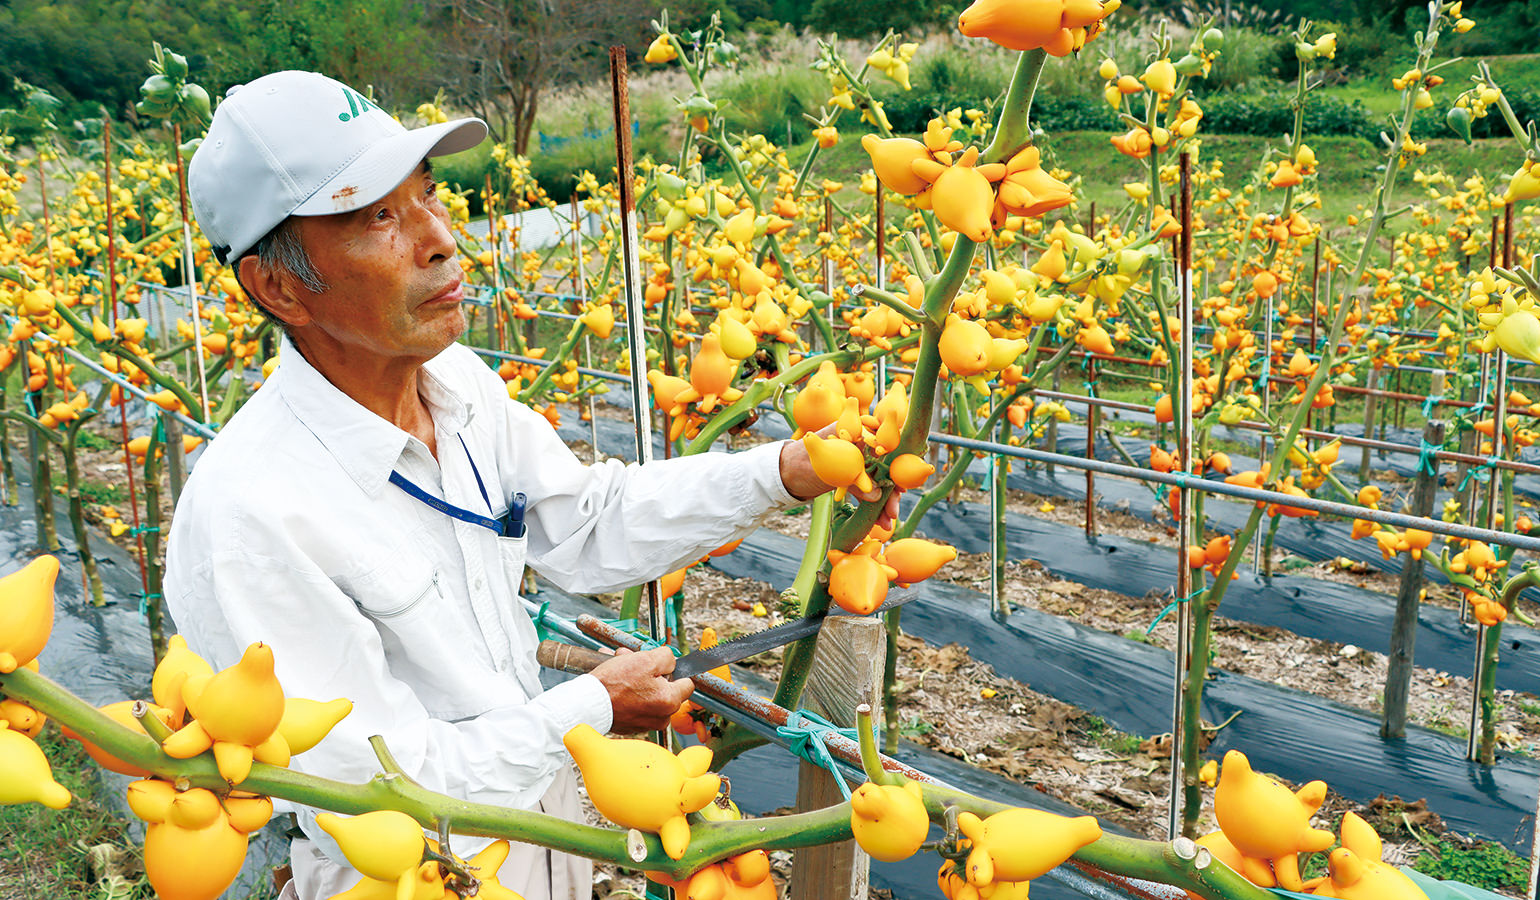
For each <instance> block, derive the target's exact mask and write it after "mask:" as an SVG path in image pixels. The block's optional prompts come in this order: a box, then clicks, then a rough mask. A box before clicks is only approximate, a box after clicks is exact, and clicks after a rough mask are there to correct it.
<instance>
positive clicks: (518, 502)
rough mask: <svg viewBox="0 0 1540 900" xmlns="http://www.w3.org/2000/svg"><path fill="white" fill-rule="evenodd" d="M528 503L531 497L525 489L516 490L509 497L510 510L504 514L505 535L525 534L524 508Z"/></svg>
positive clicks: (514, 536)
mask: <svg viewBox="0 0 1540 900" xmlns="http://www.w3.org/2000/svg"><path fill="white" fill-rule="evenodd" d="M528 505H529V498H528V497H526V496H525V495H524V492H523V491H515V492H514V494H513V496H512V497H510V498H509V499H508V512H507V514H506V515H504V516H503V537H511V538H520V537H523V536H524V508H525V507H526V506H528Z"/></svg>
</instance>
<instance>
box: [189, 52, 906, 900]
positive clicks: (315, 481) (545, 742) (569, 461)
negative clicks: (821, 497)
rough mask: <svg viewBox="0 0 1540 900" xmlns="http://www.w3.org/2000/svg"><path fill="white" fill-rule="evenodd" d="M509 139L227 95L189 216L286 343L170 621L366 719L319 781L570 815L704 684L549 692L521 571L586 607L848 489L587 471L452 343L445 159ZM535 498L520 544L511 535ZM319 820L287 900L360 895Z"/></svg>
mask: <svg viewBox="0 0 1540 900" xmlns="http://www.w3.org/2000/svg"><path fill="white" fill-rule="evenodd" d="M485 135H486V126H485V125H484V124H483V123H482V122H481V121H479V120H477V119H460V120H457V121H453V122H446V123H442V124H438V125H431V126H428V127H425V128H420V129H416V130H410V131H409V130H407V129H405V128H403V127H402V126H401V125H400V124H399V123H397V122H396V121H395V120H393V119H392V118H391V117H390V116H389V115H388V114H386V113H385V112H383V111H381V110H380V109H379V108H378V107H376V106H375V105H374V104H373V103H371V102H370V101H369V100H367V99H366V98H365V97H363V96H362V95H360V94H359V93H358V92H356V91H354V90H352V89H350V88H348V87H347V86H345V85H343V84H341V83H339V82H337V81H333V80H332V79H330V78H326V77H324V76H321V75H317V74H314V73H305V72H279V73H276V74H273V75H268V76H266V77H263V78H260V79H257V80H256V81H253V82H251V83H250V84H247V85H245V86H242V87H240V88H239V89H235V88H232V89H231V90H230V92H229V94H228V95H227V98H226V99H225V101H224V102H223V103H222V104H221V105H220V106H219V109H218V111H217V112H216V114H215V116H214V121H213V124H212V126H211V127H210V129H209V133H208V136H207V137H206V138H205V139H204V141H203V143H202V146H201V147H200V148H199V149H198V151H197V153H196V155H195V156H194V158H193V160H192V165H191V169H190V171H189V176H188V183H189V190H190V192H191V194H192V201H193V208H194V210H195V212H196V214H197V218H198V223H199V225H200V227H202V229H203V231H204V233H205V234H206V235H207V236H208V238H209V241H210V243H211V244H212V245H213V246H214V248H215V252H216V253H217V254H218V255H219V257H220V258H221V259H222V260H224V261H227V262H229V263H230V264H231V265H232V266H233V267H234V268H235V271H236V273H237V276H238V277H239V279H240V281H241V284H242V285H243V286H244V287H245V289H246V291H247V293H248V295H249V296H250V297H251V298H252V299H253V300H254V301H256V302H257V303H258V304H260V305H261V307H262V308H263V309H264V310H265V311H266V312H267V313H268V315H269V316H270V317H272V318H273V319H275V320H276V321H277V322H278V323H279V324H280V325H281V326H282V328H283V331H284V341H283V347H282V352H281V356H280V358H281V365H280V366H279V367H278V369H277V370H276V371H275V372H274V373H273V375H272V377H271V378H270V379H269V380H268V382H267V383H266V384H265V385H264V386H263V388H262V390H260V391H259V392H258V393H257V394H256V395H255V396H254V397H253V398H252V399H251V401H250V402H249V403H247V404H246V405H245V406H244V407H243V408H242V409H241V411H240V412H239V413H238V414H237V415H236V416H235V417H234V418H233V419H231V421H230V422H229V424H228V425H227V426H226V427H225V428H224V429H223V431H222V432H221V433H220V436H219V438H218V440H216V441H214V442H213V443H212V445H211V446H210V447H209V449H208V451H207V452H206V453H205V454H204V456H203V457H202V459H200V461H199V463H198V466H197V469H196V471H195V472H194V474H193V476H192V478H191V479H190V480H189V481H188V484H187V489H186V491H185V492H184V493H183V495H182V498H181V503H180V505H179V506H178V508H177V511H176V516H175V521H174V524H173V527H172V531H171V536H170V543H169V548H168V561H167V562H168V567H167V574H166V581H165V584H166V600H167V602H168V603H169V605H170V609H171V613H172V616H173V618H174V620H175V622H176V624H177V627H178V628H179V629H180V630H181V632H182V633H183V634H184V635H185V636H186V638H187V640H188V642H189V644H190V646H192V648H193V649H194V650H196V651H197V652H199V653H201V654H203V655H204V656H205V657H206V658H207V659H208V660H209V661H210V662H211V663H212V664H213V665H214V666H216V667H224V666H228V665H230V664H232V663H233V662H235V661H236V660H237V659H238V658H239V657H240V654H241V653H242V651H243V650H244V648H245V647H246V646H247V645H248V644H250V643H252V642H254V641H264V642H266V643H268V644H269V645H270V646H271V647H272V648H273V652H274V654H275V656H276V659H277V670H278V676H279V678H280V680H281V681H282V682H283V685H284V688H285V690H286V691H287V692H288V693H289V694H290V695H292V696H300V697H311V698H317V699H328V698H331V697H338V696H340V697H347V698H349V699H351V700H352V701H353V703H354V708H353V712H352V714H351V715H349V716H348V717H347V718H345V719H344V720H343V721H342V723H341V724H340V725H338V726H337V728H336V729H334V731H333V732H332V734H331V735H330V736H328V737H327V739H326V740H325V741H323V742H322V743H321V744H320V745H319V746H317V747H316V748H314V749H312V750H310V751H309V752H307V753H305V754H303V755H302V756H299V757H296V758H295V760H294V763H293V766H294V768H295V769H298V770H302V771H305V772H310V773H314V774H317V775H324V776H326V777H329V778H334V779H340V780H343V781H349V782H363V781H367V780H368V779H369V778H370V777H371V776H373V775H374V774H376V773H377V772H378V771H379V770H380V765H379V762H378V761H377V759H376V758H375V755H374V753H373V751H372V750H371V749H370V747H369V744H368V738H369V736H370V735H375V734H378V735H382V736H383V737H384V742H385V745H386V746H387V747H388V748H389V750H390V751H391V752H392V754H393V755H394V757H395V759H396V761H397V762H398V763H399V764H400V766H401V768H402V769H403V770H404V771H405V773H406V774H408V775H410V776H411V777H412V778H413V779H415V780H416V781H418V782H420V783H421V784H423V785H425V786H427V787H428V788H430V789H433V790H436V791H442V792H444V793H446V794H449V795H451V796H455V797H461V798H465V799H468V800H474V801H478V802H483V803H494V804H501V805H505V806H510V807H519V808H524V809H535V810H542V811H545V812H547V813H552V814H556V815H562V816H566V817H569V818H570V817H576V816H577V814H578V806H577V792H576V781H575V774H574V772H573V770H572V766H571V764H570V760H569V759H568V758H567V756H566V754H565V752H564V749H563V747H562V744H561V738H562V735H563V734H565V733H566V732H567V731H568V730H569V729H570V728H572V727H573V726H574V725H577V724H579V723H587V724H589V725H592V726H593V727H595V728H596V729H598V730H599V731H601V732H608V731H614V732H634V731H638V730H643V729H650V728H661V727H664V723H665V721H666V718H667V716H668V715H669V714H670V713H671V712H673V711H674V710H675V709H677V708H678V706H679V704H680V703H681V702H682V701H683V700H684V699H685V698H686V697H687V696H688V695H689V694H690V691H691V686H690V683H689V682H688V681H674V680H670V679H669V678H668V674H669V672H670V671H672V669H673V657H672V655H671V654H670V653H669V652H668V651H667V650H654V651H652V652H648V653H637V654H622V655H619V656H617V657H616V658H615V659H614V660H612V661H610V662H606V663H604V664H603V665H601V666H599V667H598V668H596V669H594V670H593V672H592V674H590V675H585V676H582V677H579V678H575V679H573V680H571V681H568V682H566V683H564V684H561V685H559V686H557V687H555V688H553V689H551V690H549V691H546V690H542V688H541V685H540V683H539V680H538V667H537V664H536V663H535V659H534V650H535V646H536V643H537V640H536V634H535V629H534V626H533V625H532V623H531V622H530V619H529V617H528V616H527V615H526V613H525V612H524V611H523V608H522V606H521V604H520V603H519V600H518V594H517V592H518V588H519V583H520V574H521V573H522V571H523V568H524V566H525V564H526V563H528V564H529V565H530V566H532V567H534V568H535V569H536V570H537V571H539V572H540V573H542V574H543V575H545V576H546V577H548V578H550V579H551V580H552V581H554V582H555V583H556V584H558V585H560V586H562V587H564V588H566V589H568V590H573V591H585V592H601V591H614V590H617V589H620V588H623V587H625V586H627V585H631V584H635V583H638V582H641V581H644V580H647V579H651V578H655V577H657V576H659V575H661V574H663V573H665V572H667V571H670V570H672V569H675V568H677V567H679V566H680V565H682V564H684V563H686V562H688V561H690V560H693V559H696V558H699V557H700V556H701V555H702V554H704V553H705V552H706V551H708V550H710V549H712V548H715V547H718V546H720V545H721V544H724V543H726V542H728V541H730V540H734V539H737V538H741V537H743V536H745V535H746V534H748V533H749V532H750V531H752V530H753V529H754V528H755V527H756V526H757V524H758V523H759V521H760V520H761V519H762V518H763V516H764V515H765V514H767V513H768V512H770V511H773V510H776V509H778V508H781V507H785V506H789V505H792V504H794V503H797V502H801V501H802V500H804V499H806V498H809V497H812V496H815V495H817V494H819V493H822V492H823V491H825V490H827V487H828V486H827V485H825V484H824V483H823V482H822V481H821V480H819V479H818V478H817V476H816V475H815V474H814V473H813V471H812V469H811V466H810V465H809V464H808V460H807V456H806V454H805V452H804V451H803V449H802V446H801V445H800V444H798V443H791V442H788V443H773V444H768V445H763V446H760V447H756V448H754V449H752V450H749V451H746V452H743V453H736V454H731V455H729V454H718V453H711V454H705V455H702V456H695V457H689V458H684V459H675V460H665V461H660V462H655V463H652V464H649V465H647V466H645V467H641V466H635V465H632V466H626V465H623V464H621V463H620V462H618V461H614V460H611V461H609V462H607V463H605V464H603V465H596V466H585V465H582V464H581V463H579V462H578V461H577V459H576V458H575V457H574V456H573V455H572V454H571V452H569V451H568V449H567V448H566V446H564V445H563V444H562V442H561V441H560V440H559V439H558V437H557V435H556V434H555V432H554V431H553V430H552V429H551V427H550V425H549V424H548V423H547V422H546V421H545V420H544V419H543V418H542V417H541V416H539V415H538V414H536V413H534V412H533V411H531V410H530V409H528V408H527V407H525V406H524V405H522V404H520V403H516V402H513V401H510V400H509V399H508V396H507V393H506V391H505V388H504V385H503V383H502V380H501V379H499V378H498V377H497V375H496V374H495V373H493V372H492V371H491V370H490V369H489V368H488V367H487V366H486V365H485V364H484V363H482V362H481V360H480V359H479V358H478V357H476V356H475V354H473V353H472V352H471V351H470V350H469V349H467V348H465V347H463V346H461V345H459V344H457V343H455V341H456V339H457V338H459V337H460V335H461V334H462V333H463V332H464V331H465V328H466V321H465V316H464V313H463V312H462V310H461V303H462V301H463V300H464V286H463V278H464V275H463V271H462V269H461V266H460V263H459V260H458V258H457V255H456V246H455V240H454V236H453V234H452V233H451V232H450V229H449V216H448V213H447V212H446V210H445V208H444V206H443V205H442V203H441V202H440V201H439V196H438V190H437V185H436V184H435V182H434V179H433V177H432V176H431V174H430V172H429V169H428V166H427V163H426V160H427V159H428V158H429V157H433V156H440V155H445V154H449V153H455V152H458V151H461V150H465V149H468V148H470V147H473V146H475V145H476V144H478V143H479V142H480V141H481V140H482V139H483V138H484V137H485ZM515 492H523V493H524V494H525V495H526V496H527V497H528V507H527V513H526V515H525V519H524V526H525V527H524V528H523V529H520V528H511V529H507V528H504V527H503V526H504V525H506V524H508V522H509V498H510V497H511V496H512V495H513V494H514V493H515ZM874 498H875V495H872V497H870V498H869V499H874ZM521 530H523V531H524V532H525V533H524V534H523V535H522V536H518V532H519V531H521ZM504 531H510V532H512V534H510V535H505V534H504ZM294 811H295V812H296V813H297V814H298V820H299V824H300V828H301V829H302V830H303V832H304V836H303V837H302V838H298V839H296V840H295V841H294V844H293V847H292V866H293V870H294V880H293V881H292V882H291V883H290V887H288V888H286V891H290V892H293V893H294V894H295V895H297V896H298V897H301V898H305V900H313V898H324V897H330V896H331V895H333V894H335V893H338V892H340V891H342V890H344V889H346V888H348V887H351V886H352V885H353V884H355V883H356V882H357V880H358V878H359V875H358V873H357V872H356V871H353V870H352V869H350V868H348V867H347V864H346V862H345V860H344V859H343V857H342V855H341V853H340V852H339V851H338V849H337V847H336V845H335V844H334V843H333V842H331V840H330V839H329V838H328V836H327V835H326V834H325V833H324V832H322V831H321V830H320V829H319V828H318V827H317V826H316V824H315V818H314V811H312V810H308V809H305V808H298V809H295V810H294ZM484 843H485V842H484V841H479V842H478V841H473V840H471V839H468V838H467V839H462V840H461V841H460V842H458V843H457V844H456V846H455V849H456V850H457V851H458V852H460V853H462V854H468V853H469V852H470V851H473V850H475V849H477V848H478V847H480V846H482V845H484ZM500 876H501V879H502V882H503V883H504V884H505V885H507V886H509V887H511V888H512V889H514V890H516V891H518V892H520V893H521V894H523V895H524V896H525V897H526V898H528V900H543V898H561V900H566V898H569V897H570V898H587V897H588V896H589V894H590V883H591V879H590V867H589V865H588V863H587V862H586V861H585V860H579V859H574V858H571V857H567V856H562V855H559V854H552V853H548V852H547V851H545V850H543V849H541V848H538V847H533V846H529V845H515V847H514V852H513V853H512V854H511V855H510V856H509V858H508V861H507V863H506V864H505V865H504V866H503V868H502V870H501V873H500Z"/></svg>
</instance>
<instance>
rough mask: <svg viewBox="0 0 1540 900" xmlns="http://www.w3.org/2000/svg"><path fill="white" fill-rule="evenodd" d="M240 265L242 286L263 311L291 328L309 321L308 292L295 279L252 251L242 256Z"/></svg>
mask: <svg viewBox="0 0 1540 900" xmlns="http://www.w3.org/2000/svg"><path fill="white" fill-rule="evenodd" d="M240 267H241V273H240V274H241V277H240V282H241V284H242V286H244V287H245V288H246V290H247V291H248V292H250V294H251V295H252V299H254V300H256V301H257V302H258V303H260V304H261V305H262V307H263V308H264V309H265V310H267V311H268V312H270V313H272V314H273V315H274V316H275V317H277V318H278V319H279V320H280V321H282V322H283V323H284V324H286V325H289V326H291V327H296V328H298V327H302V326H304V325H307V324H309V323H310V310H309V308H307V307H306V305H305V300H306V299H307V298H308V297H309V292H307V291H305V290H304V289H303V288H302V287H300V286H299V285H298V281H299V279H297V278H294V277H293V276H291V275H289V273H287V272H284V271H282V270H279V269H276V268H274V267H270V266H266V265H263V263H262V260H261V259H260V258H259V257H258V256H257V255H256V254H254V253H253V254H247V255H246V256H244V257H242V258H241V262H240Z"/></svg>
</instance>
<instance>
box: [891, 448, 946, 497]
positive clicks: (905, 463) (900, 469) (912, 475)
mask: <svg viewBox="0 0 1540 900" xmlns="http://www.w3.org/2000/svg"><path fill="white" fill-rule="evenodd" d="M935 471H936V467H935V466H933V465H931V464H930V463H928V462H926V461H925V460H923V459H921V458H920V457H918V456H916V455H914V454H913V453H903V454H900V455H898V456H896V457H894V458H893V463H892V465H890V466H889V467H888V477H889V478H892V479H893V483H894V484H896V485H898V486H899V487H901V488H903V489H904V490H906V491H912V490H914V489H915V488H918V487H920V486H921V485H923V484H924V483H925V481H926V479H928V478H930V476H931V474H932V473H934V472H935Z"/></svg>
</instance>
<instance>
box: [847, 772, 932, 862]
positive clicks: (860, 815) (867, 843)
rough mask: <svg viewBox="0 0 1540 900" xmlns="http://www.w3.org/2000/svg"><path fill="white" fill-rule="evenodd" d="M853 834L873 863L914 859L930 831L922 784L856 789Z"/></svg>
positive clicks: (869, 785)
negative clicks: (876, 861) (875, 861)
mask: <svg viewBox="0 0 1540 900" xmlns="http://www.w3.org/2000/svg"><path fill="white" fill-rule="evenodd" d="M850 830H851V831H852V832H854V833H855V838H856V843H858V844H860V845H861V849H862V850H865V851H866V853H867V855H868V856H870V857H871V858H872V859H875V860H880V861H882V862H898V861H899V860H903V859H908V858H909V857H911V856H913V855H914V854H915V853H916V852H918V851H919V849H920V845H921V844H923V843H925V835H926V834H927V833H928V832H929V831H930V818H929V817H928V816H927V815H926V814H925V795H924V793H923V792H921V790H920V786H919V784H917V783H916V782H913V781H910V782H907V783H906V784H904V785H903V786H902V787H900V786H898V785H893V784H873V783H871V782H867V783H866V784H863V785H861V786H860V787H858V788H856V789H855V790H854V791H852V792H851V794H850Z"/></svg>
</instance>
